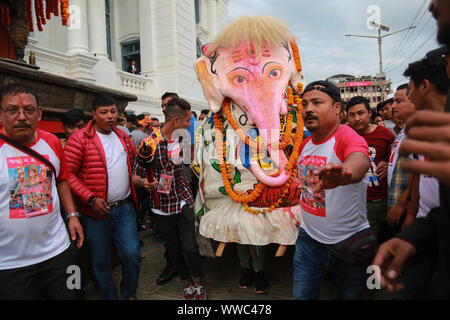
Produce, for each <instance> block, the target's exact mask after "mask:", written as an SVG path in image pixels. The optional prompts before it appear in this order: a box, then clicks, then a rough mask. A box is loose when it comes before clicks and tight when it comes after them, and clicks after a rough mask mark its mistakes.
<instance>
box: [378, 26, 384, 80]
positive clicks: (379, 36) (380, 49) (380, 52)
mask: <svg viewBox="0 0 450 320" xmlns="http://www.w3.org/2000/svg"><path fill="white" fill-rule="evenodd" d="M381 39H382V37H381V29H378V55H379V57H380V74H381V73H383V56H382V55H383V53H382V52H383V50H382V48H381V46H382V44H381V41H382V40H381Z"/></svg>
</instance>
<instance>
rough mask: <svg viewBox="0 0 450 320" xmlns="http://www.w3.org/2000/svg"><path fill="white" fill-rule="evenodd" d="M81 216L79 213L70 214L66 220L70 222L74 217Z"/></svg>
mask: <svg viewBox="0 0 450 320" xmlns="http://www.w3.org/2000/svg"><path fill="white" fill-rule="evenodd" d="M79 216H80V214H79V213H78V212H73V213H69V214H67V215H66V220H69V219H70V218H72V217H79Z"/></svg>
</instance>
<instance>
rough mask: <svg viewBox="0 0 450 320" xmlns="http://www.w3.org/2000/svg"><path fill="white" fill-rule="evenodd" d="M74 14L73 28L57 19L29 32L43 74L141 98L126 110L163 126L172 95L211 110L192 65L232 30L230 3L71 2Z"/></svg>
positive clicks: (174, 0) (197, 0) (214, 0)
mask: <svg viewBox="0 0 450 320" xmlns="http://www.w3.org/2000/svg"><path fill="white" fill-rule="evenodd" d="M69 10H70V14H71V16H70V19H71V26H70V27H69V28H67V27H65V26H62V25H61V20H60V19H58V18H55V17H52V19H50V20H48V21H47V24H46V25H45V26H44V32H39V31H35V32H32V33H30V36H29V41H28V45H27V48H26V55H27V58H28V56H29V55H30V52H34V55H35V60H36V65H37V66H39V67H40V70H42V71H45V72H49V73H53V74H57V75H60V76H65V77H68V78H72V79H76V80H80V81H86V82H89V83H93V84H96V85H100V86H104V87H108V88H111V89H116V90H121V91H124V92H128V93H132V94H135V95H136V96H137V97H138V99H137V101H135V102H130V103H129V104H128V106H127V108H126V111H133V112H135V113H136V114H139V113H149V114H150V115H151V116H155V117H158V118H159V119H160V120H161V121H164V116H163V114H162V111H161V95H162V94H163V93H164V92H166V91H170V92H176V93H178V94H179V95H180V97H182V98H184V99H186V100H188V101H189V102H190V103H191V105H192V107H193V110H195V111H197V113H199V111H200V110H201V109H205V108H208V105H207V103H206V99H205V98H204V95H203V91H202V89H201V85H200V83H199V81H198V80H197V76H196V74H195V71H194V67H193V66H194V63H195V61H196V59H197V57H198V55H199V54H200V49H201V45H203V44H205V43H208V42H210V41H212V40H213V39H214V37H215V36H216V35H217V34H218V33H219V32H220V31H221V30H222V29H223V28H224V27H225V25H226V24H227V22H228V20H227V19H228V0H71V1H70V9H69ZM33 15H34V13H33ZM131 60H134V61H135V62H136V65H137V66H138V70H139V71H140V74H139V75H135V74H132V73H130V72H128V70H129V66H130V64H131Z"/></svg>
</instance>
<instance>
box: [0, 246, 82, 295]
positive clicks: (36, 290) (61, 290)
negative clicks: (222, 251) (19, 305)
mask: <svg viewBox="0 0 450 320" xmlns="http://www.w3.org/2000/svg"><path fill="white" fill-rule="evenodd" d="M73 261H74V260H73V249H72V248H71V247H69V248H67V249H66V250H65V251H63V252H62V253H60V254H59V255H57V256H55V257H53V258H50V259H48V260H46V261H43V262H40V263H36V264H33V265H31V266H27V267H22V268H15V269H8V270H0V300H4V299H5V300H6V299H8V300H40V299H44V298H45V299H51V300H73V299H76V298H77V293H76V290H74V289H69V286H68V280H70V279H69V277H70V276H71V275H73V273H71V272H70V270H68V267H69V266H70V265H71V264H72V263H73ZM69 282H70V281H69Z"/></svg>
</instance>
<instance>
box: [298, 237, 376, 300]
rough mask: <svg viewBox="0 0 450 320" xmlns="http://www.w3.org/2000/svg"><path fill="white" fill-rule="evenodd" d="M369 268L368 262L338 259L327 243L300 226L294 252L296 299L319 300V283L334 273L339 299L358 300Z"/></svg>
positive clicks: (333, 279)
mask: <svg viewBox="0 0 450 320" xmlns="http://www.w3.org/2000/svg"><path fill="white" fill-rule="evenodd" d="M366 270H367V265H361V264H352V263H347V262H345V261H343V260H340V259H338V258H336V257H335V256H334V254H333V253H332V252H331V251H330V250H329V249H328V248H327V247H326V245H324V244H322V243H320V242H318V241H316V240H314V239H313V238H311V237H310V236H309V235H308V234H307V233H306V231H305V230H303V229H302V228H300V230H299V233H298V238H297V243H296V246H295V253H294V286H293V294H294V299H296V300H313V299H318V298H319V291H320V284H321V282H322V279H323V278H324V277H325V276H326V275H327V274H330V275H331V279H332V281H333V282H334V284H335V286H336V287H337V290H338V294H339V298H340V299H343V300H352V299H358V297H359V296H360V295H361V293H362V292H363V290H364V288H365V286H366V281H367V278H368V277H369V274H367V273H366Z"/></svg>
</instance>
